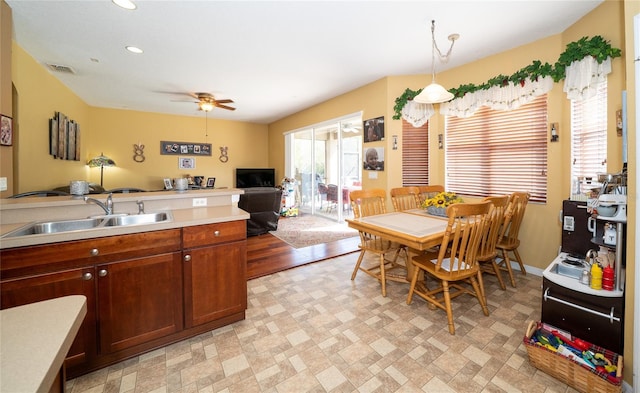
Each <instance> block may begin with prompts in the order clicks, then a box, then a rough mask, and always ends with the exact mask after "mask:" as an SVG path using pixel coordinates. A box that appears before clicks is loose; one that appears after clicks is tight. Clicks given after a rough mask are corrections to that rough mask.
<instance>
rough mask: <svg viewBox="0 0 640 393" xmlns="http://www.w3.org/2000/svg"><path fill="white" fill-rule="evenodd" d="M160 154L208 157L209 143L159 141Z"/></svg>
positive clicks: (209, 152) (209, 151)
mask: <svg viewBox="0 0 640 393" xmlns="http://www.w3.org/2000/svg"><path fill="white" fill-rule="evenodd" d="M160 154H164V155H191V156H210V155H211V144H210V143H196V142H170V141H160Z"/></svg>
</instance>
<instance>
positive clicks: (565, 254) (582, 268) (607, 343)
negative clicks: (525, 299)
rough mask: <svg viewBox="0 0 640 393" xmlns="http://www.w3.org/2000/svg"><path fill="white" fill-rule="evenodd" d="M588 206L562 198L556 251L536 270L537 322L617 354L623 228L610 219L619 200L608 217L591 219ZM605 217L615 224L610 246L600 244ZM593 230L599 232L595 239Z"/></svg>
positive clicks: (621, 328) (619, 349)
mask: <svg viewBox="0 0 640 393" xmlns="http://www.w3.org/2000/svg"><path fill="white" fill-rule="evenodd" d="M625 201H626V199H625ZM588 206H589V203H588V202H586V201H570V200H566V201H563V206H562V207H563V209H562V245H561V252H560V254H559V255H558V256H557V257H556V258H555V259H554V260H553V261H552V262H551V263H550V264H549V266H547V268H546V269H545V270H544V272H543V273H542V275H543V280H542V291H543V294H542V295H543V296H542V317H541V321H542V322H543V323H546V324H549V325H552V326H555V327H557V328H559V329H562V330H565V331H567V332H569V333H571V334H572V335H573V336H575V337H580V338H581V339H583V340H586V341H588V342H591V343H592V344H595V345H598V346H600V347H603V348H606V349H609V350H611V351H614V352H616V353H622V352H623V348H624V273H625V271H624V268H623V265H624V260H623V259H622V256H623V252H622V248H623V246H622V245H623V244H624V232H623V231H618V227H622V226H624V223H620V225H618V223H617V222H615V220H611V218H612V217H614V216H616V215H618V214H619V211H620V206H621V204H618V205H617V209H616V210H615V211H613V212H611V214H612V216H611V217H600V216H598V217H595V218H592V217H591V216H592V215H591V213H590V212H589V210H590V209H588ZM625 207H626V204H625ZM625 212H626V209H625ZM605 214H607V213H605ZM609 221H611V222H612V224H611V225H612V226H614V227H615V228H616V235H615V237H616V239H615V240H616V244H615V245H609V244H606V242H605V240H607V239H606V235H607V234H608V235H611V233H610V232H609V233H605V224H606V223H607V222H609ZM625 221H626V215H625ZM590 225H591V226H590ZM594 228H596V229H597V231H600V232H599V233H600V235H599V236H600V237H599V238H598V235H596V233H597V231H596V229H594ZM607 230H608V229H607ZM611 265H613V266H611ZM614 270H615V274H614ZM605 272H606V274H605ZM594 279H595V280H594Z"/></svg>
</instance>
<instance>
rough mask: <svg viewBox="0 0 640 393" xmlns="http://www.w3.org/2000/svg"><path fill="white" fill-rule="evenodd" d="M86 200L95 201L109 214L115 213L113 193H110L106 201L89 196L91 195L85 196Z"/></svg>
mask: <svg viewBox="0 0 640 393" xmlns="http://www.w3.org/2000/svg"><path fill="white" fill-rule="evenodd" d="M84 201H85V202H87V203H89V202H92V203H95V204H96V205H98V206H100V207H101V208H102V210H104V212H105V214H107V215H109V214H113V196H112V194H109V196H108V197H107V201H106V202H105V203H102V202H100V201H99V200H97V199H94V198H89V197H84Z"/></svg>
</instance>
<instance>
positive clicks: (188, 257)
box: [183, 254, 191, 262]
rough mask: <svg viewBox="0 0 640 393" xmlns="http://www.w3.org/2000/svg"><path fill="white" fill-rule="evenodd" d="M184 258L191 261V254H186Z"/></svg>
mask: <svg viewBox="0 0 640 393" xmlns="http://www.w3.org/2000/svg"><path fill="white" fill-rule="evenodd" d="M183 259H184V261H185V262H189V261H190V260H191V255H190V254H187V255H185V256H184V258H183Z"/></svg>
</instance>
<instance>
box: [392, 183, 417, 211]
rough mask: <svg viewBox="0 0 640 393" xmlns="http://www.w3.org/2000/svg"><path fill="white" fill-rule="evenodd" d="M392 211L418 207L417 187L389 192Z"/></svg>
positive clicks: (395, 189)
mask: <svg viewBox="0 0 640 393" xmlns="http://www.w3.org/2000/svg"><path fill="white" fill-rule="evenodd" d="M390 194H391V202H392V203H393V209H394V210H395V211H397V212H401V211H405V210H410V209H416V208H419V207H420V190H419V189H418V187H415V186H410V187H397V188H392V189H391V191H390Z"/></svg>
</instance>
